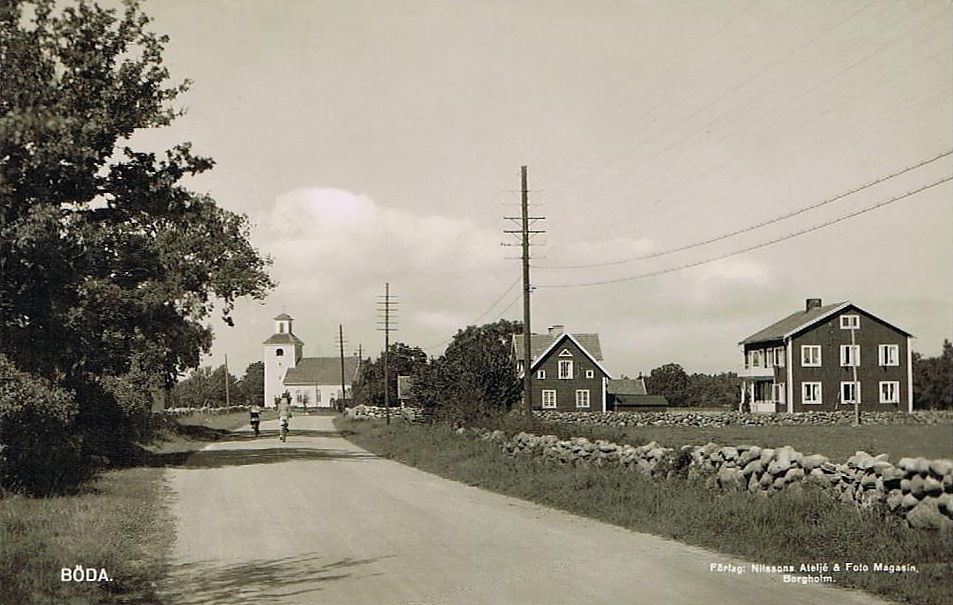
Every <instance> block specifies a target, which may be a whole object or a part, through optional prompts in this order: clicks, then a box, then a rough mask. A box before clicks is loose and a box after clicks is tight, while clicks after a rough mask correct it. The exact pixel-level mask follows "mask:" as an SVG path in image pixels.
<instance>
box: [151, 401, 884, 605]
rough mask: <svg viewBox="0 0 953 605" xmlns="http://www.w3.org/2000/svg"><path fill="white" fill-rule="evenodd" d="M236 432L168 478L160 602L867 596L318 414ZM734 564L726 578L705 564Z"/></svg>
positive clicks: (672, 604)
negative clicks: (759, 567) (690, 541)
mask: <svg viewBox="0 0 953 605" xmlns="http://www.w3.org/2000/svg"><path fill="white" fill-rule="evenodd" d="M262 428H263V430H264V433H263V436H262V437H259V438H258V439H253V438H252V437H251V435H250V433H249V432H247V431H245V432H240V433H238V434H236V437H235V438H234V439H231V440H226V441H223V442H218V443H215V444H214V445H212V446H211V447H209V448H207V449H206V450H204V451H202V452H199V453H196V454H195V455H194V456H193V457H192V458H190V460H189V461H188V463H186V464H185V465H183V466H180V467H177V468H172V469H169V471H168V472H169V479H170V485H171V488H172V489H173V490H174V492H175V504H174V510H175V514H176V515H177V517H178V535H177V543H176V549H175V553H174V566H173V573H172V576H171V579H170V580H169V582H168V583H167V585H166V586H164V590H165V597H166V598H167V600H168V602H170V603H177V604H183V605H200V604H203V605H204V604H215V605H218V604H234V603H254V604H266V603H273V604H282V605H284V604H299V603H300V604H309V605H310V604H320V603H327V604H332V605H357V604H361V605H364V604H366V605H379V604H399V603H406V604H410V603H426V604H443V603H446V604H460V605H479V604H492V605H506V604H514V605H515V604H537V603H538V604H543V603H545V604H553V605H557V604H587V605H593V604H599V603H606V604H612V605H624V604H629V603H644V604H648V603H657V604H660V605H679V604H686V605H697V604H699V603H705V604H708V605H719V604H738V605H741V604H748V603H750V604H752V605H771V604H779V605H781V604H783V605H789V604H791V603H799V604H821V603H825V604H826V603H878V602H879V601H877V600H876V599H874V598H873V597H870V596H868V595H865V594H862V593H858V592H848V591H843V590H835V589H832V588H827V587H819V586H813V585H812V586H803V585H795V584H791V583H784V582H783V581H782V579H781V576H779V575H774V574H757V573H751V571H750V562H748V561H740V560H734V559H730V558H729V557H726V556H722V555H718V554H714V553H710V552H707V551H704V550H701V549H698V548H692V547H688V546H685V545H682V544H678V543H675V542H670V541H666V540H662V539H660V538H656V537H653V536H648V535H644V534H636V533H633V532H629V531H627V530H624V529H620V528H617V527H614V526H611V525H607V524H604V523H599V522H596V521H591V520H588V519H584V518H581V517H577V516H574V515H570V514H567V513H563V512H559V511H555V510H551V509H548V508H544V507H541V506H537V505H534V504H529V503H526V502H523V501H520V500H516V499H512V498H508V497H505V496H500V495H496V494H492V493H489V492H485V491H483V490H480V489H477V488H474V487H470V486H466V485H462V484H459V483H454V482H452V481H447V480H445V479H440V478H438V477H436V476H433V475H430V474H428V473H424V472H421V471H418V470H415V469H412V468H409V467H406V466H403V465H401V464H398V463H396V462H392V461H388V460H383V459H379V458H376V457H374V456H373V455H371V454H369V453H367V452H366V451H364V450H362V449H360V448H357V447H356V446H354V445H352V444H350V443H349V442H348V441H346V440H345V439H343V438H342V437H341V436H340V435H339V434H338V433H337V432H336V431H335V430H334V427H333V424H332V421H331V418H329V417H316V416H312V417H298V418H295V419H294V420H293V421H292V429H293V432H292V434H291V436H290V437H289V438H288V441H287V442H286V443H281V442H280V441H278V439H277V438H276V437H275V429H276V424H275V422H266V423H263V426H262ZM719 563H720V564H734V565H739V566H742V565H743V566H745V567H746V568H747V573H744V574H742V575H737V574H735V573H729V572H717V571H712V570H711V567H710V566H711V565H712V564H719Z"/></svg>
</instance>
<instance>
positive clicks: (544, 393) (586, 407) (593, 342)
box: [513, 326, 610, 412]
mask: <svg viewBox="0 0 953 605" xmlns="http://www.w3.org/2000/svg"><path fill="white" fill-rule="evenodd" d="M523 342H524V341H523V335H522V334H514V335H513V359H514V360H515V363H516V367H517V372H518V373H519V375H520V376H521V377H522V375H523ZM530 352H531V357H532V362H531V367H530V369H529V370H530V372H533V381H532V384H533V386H532V391H533V394H532V397H533V408H534V409H537V410H540V409H542V410H557V411H564V412H569V411H574V412H581V411H584V412H589V411H592V412H604V411H606V395H607V394H606V384H607V382H608V380H609V378H610V376H609V373H608V372H607V371H606V370H605V368H604V367H602V363H601V362H602V347H601V346H600V344H599V335H598V334H569V333H568V332H565V331H564V330H563V326H553V327H551V328H549V330H548V332H547V333H546V334H533V335H532V338H530Z"/></svg>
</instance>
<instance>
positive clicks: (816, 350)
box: [801, 345, 821, 368]
mask: <svg viewBox="0 0 953 605" xmlns="http://www.w3.org/2000/svg"><path fill="white" fill-rule="evenodd" d="M801 365H802V366H804V367H807V368H819V367H821V345H801Z"/></svg>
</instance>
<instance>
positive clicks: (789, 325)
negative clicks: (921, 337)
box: [738, 300, 912, 345]
mask: <svg viewBox="0 0 953 605" xmlns="http://www.w3.org/2000/svg"><path fill="white" fill-rule="evenodd" d="M847 308H852V309H856V310H857V311H861V312H863V313H865V314H867V315H870V316H871V317H876V318H877V320H878V321H881V322H883V323H885V324H887V325H888V326H890V327H891V328H893V329H895V330H897V331H898V332H903V333H904V334H906V335H907V336H912V334H910V333H909V332H907V331H906V330H902V329H900V328H898V327H897V326H895V325H893V324H891V323H888V322H886V321H884V320H882V319H880V318H879V317H877V316H876V315H873V314H872V313H868V312H867V311H864V310H863V309H861V308H860V307H858V306H857V305H855V304H853V303H852V302H850V301H849V300H847V301H844V302H839V303H834V304H832V305H824V306H821V307H815V308H813V309H808V310H805V311H798V312H797V313H792V314H791V315H788V316H787V317H785V318H784V319H782V320H780V321H776V322H775V323H773V324H771V325H770V326H768V327H767V328H764V329H763V330H760V331H758V332H755V333H754V334H752V335H751V336H749V337H748V338H745V339H744V340H742V341H741V342H740V343H738V344H741V345H745V344H750V343H755V342H766V341H772V340H785V339H787V338H789V337H791V336H793V335H794V334H797V333H798V332H800V331H802V330H805V329H807V328H809V327H811V326H813V325H814V324H817V323H820V322H822V321H824V320H825V319H827V318H828V317H830V316H831V315H834V314H836V313H839V312H840V311H842V310H844V309H847Z"/></svg>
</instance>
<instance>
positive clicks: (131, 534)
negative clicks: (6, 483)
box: [0, 468, 175, 605]
mask: <svg viewBox="0 0 953 605" xmlns="http://www.w3.org/2000/svg"><path fill="white" fill-rule="evenodd" d="M167 499H168V493H167V488H166V487H165V484H164V482H163V479H162V469H158V468H129V469H123V470H117V471H109V472H104V473H102V474H100V475H99V476H97V477H96V478H94V479H92V480H90V481H88V482H86V483H84V484H82V485H81V486H80V488H79V491H78V492H77V493H76V494H73V495H67V496H58V497H53V498H44V499H36V498H26V497H22V496H7V497H5V498H3V499H0V536H2V540H0V604H2V605H26V604H30V605H44V604H57V605H58V604H81V603H102V604H111V603H156V602H157V596H156V593H155V587H156V584H155V583H156V582H157V581H158V580H159V579H160V578H161V577H162V576H163V575H164V574H165V571H166V565H167V561H168V557H169V555H170V553H171V549H172V544H173V541H174V538H175V530H174V521H173V519H172V517H171V515H170V514H169V512H168V504H167ZM76 565H82V566H83V567H84V568H85V567H92V568H95V569H96V571H97V572H98V571H99V570H100V569H105V570H106V573H107V574H108V576H109V578H110V581H109V582H85V581H84V582H72V581H70V582H63V581H61V576H60V570H61V568H67V567H68V568H70V569H74V568H75V566H76Z"/></svg>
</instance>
